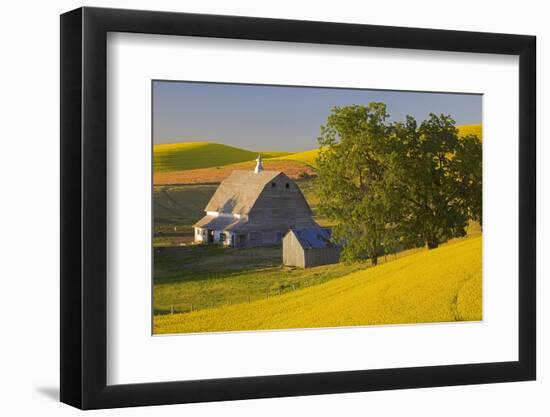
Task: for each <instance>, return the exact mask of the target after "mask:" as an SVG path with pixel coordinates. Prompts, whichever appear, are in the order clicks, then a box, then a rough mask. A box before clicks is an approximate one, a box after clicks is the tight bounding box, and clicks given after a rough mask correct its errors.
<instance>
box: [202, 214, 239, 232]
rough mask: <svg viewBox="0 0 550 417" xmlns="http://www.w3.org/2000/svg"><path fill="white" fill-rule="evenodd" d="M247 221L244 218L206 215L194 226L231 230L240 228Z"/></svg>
mask: <svg viewBox="0 0 550 417" xmlns="http://www.w3.org/2000/svg"><path fill="white" fill-rule="evenodd" d="M245 222H246V221H245V220H243V219H235V218H233V217H221V216H220V217H218V216H204V217H203V218H202V219H200V220H199V221H198V222H197V223H195V224H194V225H193V227H201V228H203V229H212V230H227V231H231V230H237V229H239V228H240V227H239V226H243V225H244V223H245Z"/></svg>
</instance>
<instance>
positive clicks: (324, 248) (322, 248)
mask: <svg viewBox="0 0 550 417" xmlns="http://www.w3.org/2000/svg"><path fill="white" fill-rule="evenodd" d="M330 234H331V230H330V229H328V228H322V227H312V228H305V229H291V230H289V231H288V233H287V234H286V235H285V237H284V238H283V264H284V265H287V266H297V267H300V268H310V267H313V266H320V265H328V264H335V263H338V262H339V260H340V252H341V251H342V247H341V246H340V245H337V244H335V243H334V242H332V240H331V239H330Z"/></svg>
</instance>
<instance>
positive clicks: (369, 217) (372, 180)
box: [316, 103, 389, 264]
mask: <svg viewBox="0 0 550 417" xmlns="http://www.w3.org/2000/svg"><path fill="white" fill-rule="evenodd" d="M387 117H388V114H387V112H386V106H385V104H383V103H371V104H369V105H368V106H346V107H335V108H333V109H332V112H331V113H330V115H329V116H328V119H327V123H326V125H325V126H322V127H321V135H320V137H319V145H320V151H319V156H318V159H317V165H318V176H317V180H316V183H317V190H318V192H319V200H320V204H319V209H320V212H321V213H322V214H323V215H324V216H325V217H327V218H329V219H332V220H334V221H335V222H336V224H337V225H336V226H335V227H334V230H333V236H334V238H335V239H337V240H339V241H343V242H344V243H345V245H344V251H343V257H344V258H345V259H347V260H354V259H358V258H367V257H368V258H371V260H372V263H373V264H376V263H377V260H378V255H379V253H380V248H381V247H382V245H383V244H384V239H385V230H386V223H387V222H388V219H387V218H386V214H387V213H388V212H389V211H388V209H387V208H386V207H385V206H386V204H387V200H386V198H385V197H386V196H385V193H384V192H383V189H382V188H383V182H384V178H385V174H384V169H385V166H384V160H383V158H384V155H385V154H386V153H387V151H386V150H385V147H386V146H387V143H386V138H387V137H388V135H389V127H388V124H387V123H386V119H387Z"/></svg>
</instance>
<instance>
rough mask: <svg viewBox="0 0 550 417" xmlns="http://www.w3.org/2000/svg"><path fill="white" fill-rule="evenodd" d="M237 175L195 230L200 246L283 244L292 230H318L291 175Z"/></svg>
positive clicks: (260, 172) (259, 167)
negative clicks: (312, 228) (210, 244)
mask: <svg viewBox="0 0 550 417" xmlns="http://www.w3.org/2000/svg"><path fill="white" fill-rule="evenodd" d="M256 161H257V164H256V168H255V169H254V171H233V172H232V173H231V175H229V177H227V178H226V179H225V180H224V181H223V182H222V183H221V184H220V186H219V187H218V188H217V190H216V192H215V193H214V195H213V196H212V198H211V199H210V201H209V202H208V204H207V206H206V208H205V212H206V215H205V216H204V217H203V218H202V219H200V220H199V221H198V222H197V223H196V224H195V225H194V226H193V227H194V230H195V232H194V233H195V236H194V240H195V242H196V243H216V244H221V245H224V246H231V247H250V246H262V245H273V244H281V242H282V239H283V236H284V235H285V234H286V233H287V231H288V230H289V229H295V228H311V227H318V225H317V223H315V221H314V220H313V217H312V212H311V209H310V207H309V205H308V203H307V201H306V199H305V198H304V195H303V194H302V192H301V191H300V188H299V187H298V186H297V185H296V183H294V181H292V180H291V179H290V178H289V177H288V176H287V175H285V174H284V173H282V172H278V171H264V170H263V167H262V160H261V157H260V156H258V159H257V160H256Z"/></svg>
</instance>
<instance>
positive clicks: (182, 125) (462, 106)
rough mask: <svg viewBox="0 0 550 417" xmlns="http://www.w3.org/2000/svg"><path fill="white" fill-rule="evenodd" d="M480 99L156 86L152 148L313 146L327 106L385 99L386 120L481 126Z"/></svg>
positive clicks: (374, 92)
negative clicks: (433, 116)
mask: <svg viewBox="0 0 550 417" xmlns="http://www.w3.org/2000/svg"><path fill="white" fill-rule="evenodd" d="M481 98H482V96H481V95H472V94H445V93H417V92H414V93H413V92H403V91H385V90H350V89H340V88H311V87H279V86H276V87H275V86H263V85H241V84H211V83H197V82H171V81H155V82H154V83H153V140H154V143H173V142H190V141H208V142H217V143H223V144H226V145H231V146H237V147H239V148H245V149H249V150H253V151H259V150H273V151H304V150H308V149H312V148H315V147H317V137H318V135H319V131H320V126H321V125H322V124H324V123H325V121H326V118H327V116H328V114H329V112H330V109H331V108H332V107H333V106H336V105H339V106H344V105H349V104H368V103H370V102H373V101H377V102H384V103H386V105H387V106H388V113H389V114H390V116H391V120H404V118H405V116H406V115H407V114H410V115H412V116H413V117H415V118H416V120H417V121H419V122H420V121H422V120H424V119H425V118H426V117H427V116H428V114H429V113H430V112H432V113H437V114H439V113H445V114H450V115H451V116H452V117H453V118H454V119H455V120H456V122H457V124H468V123H481Z"/></svg>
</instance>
